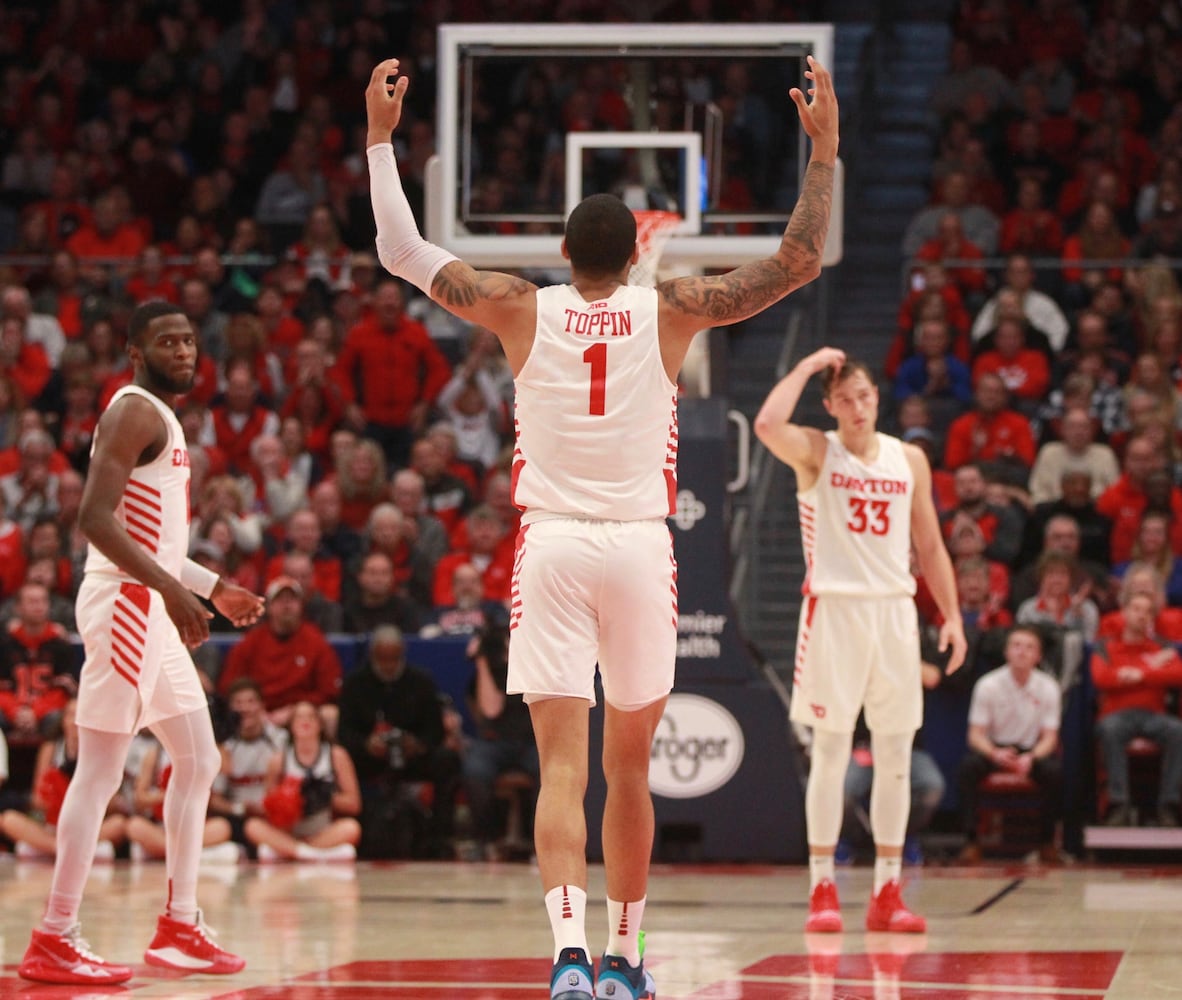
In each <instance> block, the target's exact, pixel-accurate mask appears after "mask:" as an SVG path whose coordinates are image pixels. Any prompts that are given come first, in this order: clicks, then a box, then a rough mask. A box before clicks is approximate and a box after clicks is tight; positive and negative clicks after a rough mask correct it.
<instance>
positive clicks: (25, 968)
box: [16, 924, 131, 985]
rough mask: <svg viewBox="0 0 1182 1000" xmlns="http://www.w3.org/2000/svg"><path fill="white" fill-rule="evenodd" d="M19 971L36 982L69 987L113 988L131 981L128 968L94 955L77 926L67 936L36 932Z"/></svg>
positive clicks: (67, 932)
mask: <svg viewBox="0 0 1182 1000" xmlns="http://www.w3.org/2000/svg"><path fill="white" fill-rule="evenodd" d="M16 971H17V973H18V974H19V975H20V976H21V977H22V978H24V979H32V980H34V981H35V982H39V983H64V984H68V985H76V984H79V983H89V984H91V985H104V984H105V985H110V984H113V983H125V982H127V980H129V979H130V978H131V969H130V968H128V967H127V966H126V965H115V964H114V963H112V962H105V961H103V959H101V958H99V957H98V955H95V954H94V953H93V952H91V950H90V946H89V945H88V944H87V943H86V942H85V941H83V940H82V936H81V931H80V928H79V926H78V925H77V924H75V925H74V926H73V927H71V928H70V929H69V930H68V931H66V933H65V934H50V933H48V932H47V931H39V930H35V931H33V936H32V939H31V940H30V941H29V947H28V948H27V949H26V950H25V957H24V958H23V959H21V964H20V965H19V966H17V970H16Z"/></svg>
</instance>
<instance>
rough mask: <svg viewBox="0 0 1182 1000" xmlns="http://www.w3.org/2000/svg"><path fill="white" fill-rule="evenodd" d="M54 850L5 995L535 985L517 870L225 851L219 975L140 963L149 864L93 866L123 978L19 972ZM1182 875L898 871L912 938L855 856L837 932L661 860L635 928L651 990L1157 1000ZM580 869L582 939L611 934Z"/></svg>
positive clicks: (16, 868) (595, 877)
mask: <svg viewBox="0 0 1182 1000" xmlns="http://www.w3.org/2000/svg"><path fill="white" fill-rule="evenodd" d="M50 873H51V868H50V866H49V865H48V864H44V863H37V862H28V861H18V860H14V859H13V858H12V856H11V855H4V856H3V860H0V950H2V955H0V957H2V961H3V970H2V971H0V997H21V998H26V1000H34V998H37V1000H50V998H66V997H69V998H71V1000H78V998H88V1000H89V998H94V997H100V996H102V997H105V996H121V995H122V996H127V997H129V998H134V1000H139V998H143V1000H147V998H157V997H173V998H196V997H216V998H220V1000H269V998H275V1000H279V998H282V1000H329V998H343V1000H368V998H371V997H387V998H393V1000H455V998H464V1000H522V998H533V997H537V998H539V1000H543V998H545V997H546V996H547V995H548V994H547V992H546V988H545V986H546V982H547V978H548V974H549V967H550V962H549V957H548V956H549V952H550V933H549V927H548V924H547V921H546V916H545V910H544V908H543V906H542V904H541V901H540V892H539V886H538V880H537V872H536V870H535V869H533V868H532V867H530V866H529V865H521V864H518V865H513V864H483V863H414V864H396V863H390V864H380V863H359V864H358V865H356V866H355V867H354V866H352V865H320V866H308V865H294V864H274V865H257V864H246V863H244V864H241V865H239V866H237V867H232V866H231V867H224V868H212V867H210V868H207V869H204V870H203V871H202V875H201V882H200V887H199V898H200V901H201V903H202V906H203V908H204V910H205V916H206V921H207V922H208V923H209V924H210V925H211V926H212V927H214V928H215V929H216V930H217V932H218V939H219V941H220V942H222V943H223V944H225V945H226V946H227V947H229V948H231V949H232V950H234V951H236V952H239V953H240V954H242V955H244V956H245V957H246V958H247V960H248V964H247V968H246V970H245V971H244V972H242V973H240V974H239V975H236V976H230V977H213V976H187V977H179V978H170V977H168V976H166V975H162V974H161V973H160V972H159V971H158V970H153V969H150V968H148V967H147V966H144V965H143V964H142V952H143V949H144V948H145V947H146V945H147V942H148V940H149V938H150V936H151V933H152V930H153V927H154V924H155V918H156V914H157V912H158V908H159V906H160V902H161V899H162V898H163V891H164V871H163V867H162V866H161V865H160V864H158V863H157V864H135V863H131V862H115V863H114V864H107V865H105V866H96V868H95V870H94V874H93V875H92V876H91V880H90V883H89V885H88V887H87V894H86V897H85V899H84V902H83V909H82V926H83V933H84V936H85V937H86V938H87V939H88V940H89V942H90V943H91V945H92V947H93V948H94V949H95V950H96V951H97V952H98V953H99V954H101V955H103V956H105V957H107V958H109V959H111V960H114V961H120V962H127V963H131V964H132V965H133V967H134V968H135V970H136V975H135V977H134V978H133V979H132V980H131V982H130V983H129V984H128V985H127V988H126V989H124V988H122V987H120V988H115V987H108V988H106V989H89V990H88V989H86V988H83V987H62V986H43V985H37V984H33V983H26V982H24V981H23V980H21V979H19V978H18V977H17V976H16V971H15V970H16V964H17V963H18V962H19V961H20V958H21V954H22V953H23V951H24V947H25V944H26V943H27V941H28V932H29V928H30V926H31V925H32V924H33V923H34V922H35V921H36V919H37V918H38V916H39V915H40V913H41V910H42V907H43V905H44V901H45V896H46V891H47V888H48V885H49V879H50ZM1180 876H1182V868H1154V869H1150V868H1099V867H1088V866H1082V865H1076V866H1070V867H1065V868H1057V869H1037V868H1028V867H1025V866H1022V865H1016V866H1004V865H996V866H992V867H990V866H985V867H981V868H976V869H971V870H970V869H958V868H924V869H909V870H908V882H907V889H906V892H905V894H906V896H907V898H908V900H909V901H910V902H911V903H912V905H913V906H914V907H915V908H916V909H917V910H918V911H920V912H922V913H924V914H925V915H926V916H927V917H928V921H929V931H928V933H927V934H926V935H924V936H922V937H909V936H902V935H886V934H868V933H866V932H864V931H863V930H862V929H861V924H862V919H863V916H864V912H865V902H866V895H867V893H868V891H869V888H870V880H871V872H870V870H869V869H868V868H856V869H847V870H842V871H840V873H839V876H838V879H839V889H840V892H841V896H842V902H843V906H844V912H845V916H846V924H847V928H848V929H847V930H846V932H845V933H844V934H842V935H816V936H810V937H809V939H807V940H806V936H805V935H804V934H803V933H802V925H803V920H804V915H805V898H806V892H807V878H808V876H807V872H806V871H805V869H803V868H796V867H774V866H766V867H758V866H743V867H735V866H696V867H693V866H674V867H662V866H658V867H656V868H655V869H654V873H653V879H652V882H651V886H650V894H649V908H648V911H647V914H646V919H645V924H646V932H647V937H648V953H647V954H648V958H647V961H648V963H649V968H650V969H651V971H652V973H653V975H654V976H655V978H656V982H657V995H658V997H659V998H661V1000H795V998H802V1000H902V998H908V997H910V998H916V1000H919V998H922V1000H1018V998H1021V1000H1031V998H1036V1000H1080V998H1100V997H1104V998H1109V1000H1152V998H1158V997H1182V877H1180ZM602 899H603V872H602V869H601V868H592V872H591V886H590V903H589V913H588V919H587V927H588V932H589V940H590V944H591V947H592V949H593V950H598V949H600V948H602V946H603V942H604V938H605V936H606V931H605V927H604V925H605V923H606V916H605V910H604V907H603V902H602Z"/></svg>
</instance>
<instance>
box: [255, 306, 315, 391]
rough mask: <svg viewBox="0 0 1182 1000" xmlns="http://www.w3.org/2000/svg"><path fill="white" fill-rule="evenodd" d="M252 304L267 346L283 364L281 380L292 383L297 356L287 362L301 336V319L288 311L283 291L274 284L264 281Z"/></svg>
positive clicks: (302, 329) (295, 379) (294, 380)
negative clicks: (290, 362)
mask: <svg viewBox="0 0 1182 1000" xmlns="http://www.w3.org/2000/svg"><path fill="white" fill-rule="evenodd" d="M254 307H255V311H256V312H257V313H258V316H259V320H260V321H261V322H262V324H263V330H264V331H265V332H266V334H267V346H268V347H270V348H271V350H273V351H274V352H275V353H276V354H277V355H278V356H279V360H280V361H282V362H284V364H285V366H286V367H285V369H284V373H283V377H284V380H285V381H286V382H287V383H288V384H293V383H295V382H296V381H297V378H298V363H299V359H298V358H297V359H294V362H295V363H293V364H288V362H289V360H290V359H292V355H293V354H294V352H295V349H296V345H297V344H299V343H300V341H302V340H303V339H304V334H305V330H304V324H303V322H302V321H301V320H299V319H297V318H296V317H295V316H293V315H292V314H291V312H290V311H289V310H288V308H287V304H286V303H285V302H284V301H283V295H282V294H280V292H279V289H277V288H275V287H274V286H273V285H266V286H264V287H263V288H262V289H261V290H260V291H259V297H258V298H257V299H255V303H254Z"/></svg>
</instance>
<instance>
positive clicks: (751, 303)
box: [657, 56, 838, 350]
mask: <svg viewBox="0 0 1182 1000" xmlns="http://www.w3.org/2000/svg"><path fill="white" fill-rule="evenodd" d="M808 62H809V66H810V67H811V69H810V70H809V71H808V72H806V73H805V76H806V77H807V78H808V79H810V80H812V81H813V87H811V88H809V94H810V95H811V96H812V98H813V100H812V103H811V104H810V103H808V102H807V101H806V100H805V97H804V95H803V94H802V93H801V92H800V90H798V89H797V88H795V87H794V88H793V89H792V91H791V92H790V96H791V98H792V100H793V102H794V103H795V104H796V108H797V111H798V112H799V114H800V121H801V125H802V126H803V127H804V130H805V132H807V133H808V135H809V138H811V139H812V141H813V151H812V157H811V158H810V160H809V165H808V168H807V169H806V170H805V174H804V184H803V185H802V186H801V191H800V197H799V198H798V199H797V202H796V207H795V208H794V209H793V211H792V218H790V219H789V220H788V227H787V228H786V229H785V230H784V237H783V239H782V240H781V241H780V248H779V249H778V250H777V251H776V253H775V254H774V255H773V256H771V257H768V258H765V259H764V260H757V261H752V262H751V263H750V264H744V265H743V266H742V267H737V268H735V270H733V271H728V272H727V273H726V274H722V275H711V276H707V277H689V278H675V279H673V280H671V281H665V282H662V283H661V284H660V285H658V286H657V292H658V294H659V296H660V309H661V313H660V324H661V335H662V342H663V346H664V345H665V341H666V340H670V341H672V343H669V344H668V347H669V348H670V349H672V350H676V349H677V348H678V347H684V348H687V347H688V344H689V340H690V339H691V338H692V337H693V335H694V334H695V333H697V331H698V330H701V329H704V328H705V327H709V326H725V325H727V324H729V323H737V322H739V321H740V320H743V319H747V317H749V316H754V315H755V314H756V313H758V312H761V311H762V310H764V309H766V308H767V307H768V306H770V305H771V304H772V303H773V302H778V301H779V300H780V299H782V298H783V297H784V296H785V295H787V294H788V293H789V292H791V291H793V290H795V289H797V288H799V287H800V286H801V285H804V284H807V283H808V282H810V281H812V280H813V279H814V278H816V277H817V275H819V274H820V273H821V253H822V251H823V249H824V247H825V237H826V235H827V234H828V232H829V208H830V205H831V203H832V201H833V169H834V164H835V162H836V160H837V142H838V110H837V98H836V96H835V95H834V93H833V80H832V78H831V77H830V76H829V73H828V71H827V70H826V69H825V68H824V67H823V66H822V65H821V64H820V63H819V62H817V61H816V60H815V59H813V58H812V56H810V57H809V60H808Z"/></svg>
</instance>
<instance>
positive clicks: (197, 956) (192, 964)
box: [144, 910, 246, 976]
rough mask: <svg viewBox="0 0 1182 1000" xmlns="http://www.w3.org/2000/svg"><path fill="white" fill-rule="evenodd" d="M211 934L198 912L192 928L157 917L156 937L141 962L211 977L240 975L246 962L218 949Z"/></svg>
mask: <svg viewBox="0 0 1182 1000" xmlns="http://www.w3.org/2000/svg"><path fill="white" fill-rule="evenodd" d="M212 934H213V931H211V930H210V929H209V928H208V927H206V926H205V923H204V922H203V921H202V919H201V911H200V910H198V911H197V923H195V924H186V923H183V922H182V921H180V920H173V919H172V917H168V916H165V915H164V914H161V915H160V919H159V920H158V921H157V922H156V936H155V937H154V938H152V943H151V944H150V945H148V950H147V951H145V952H144V961H145V962H147V963H148V964H149V965H156V966H159V967H160V968H163V969H175V970H177V971H179V972H204V973H207V974H209V975H215V976H218V975H227V974H229V973H231V972H241V971H242V970H243V969H244V968H246V959H244V958H239V957H238V956H237V955H233V954H231V953H230V952H228V951H226V950H225V949H224V948H219V947H218V946H217V945H216V944H215V943H214V941H213V938H212Z"/></svg>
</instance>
